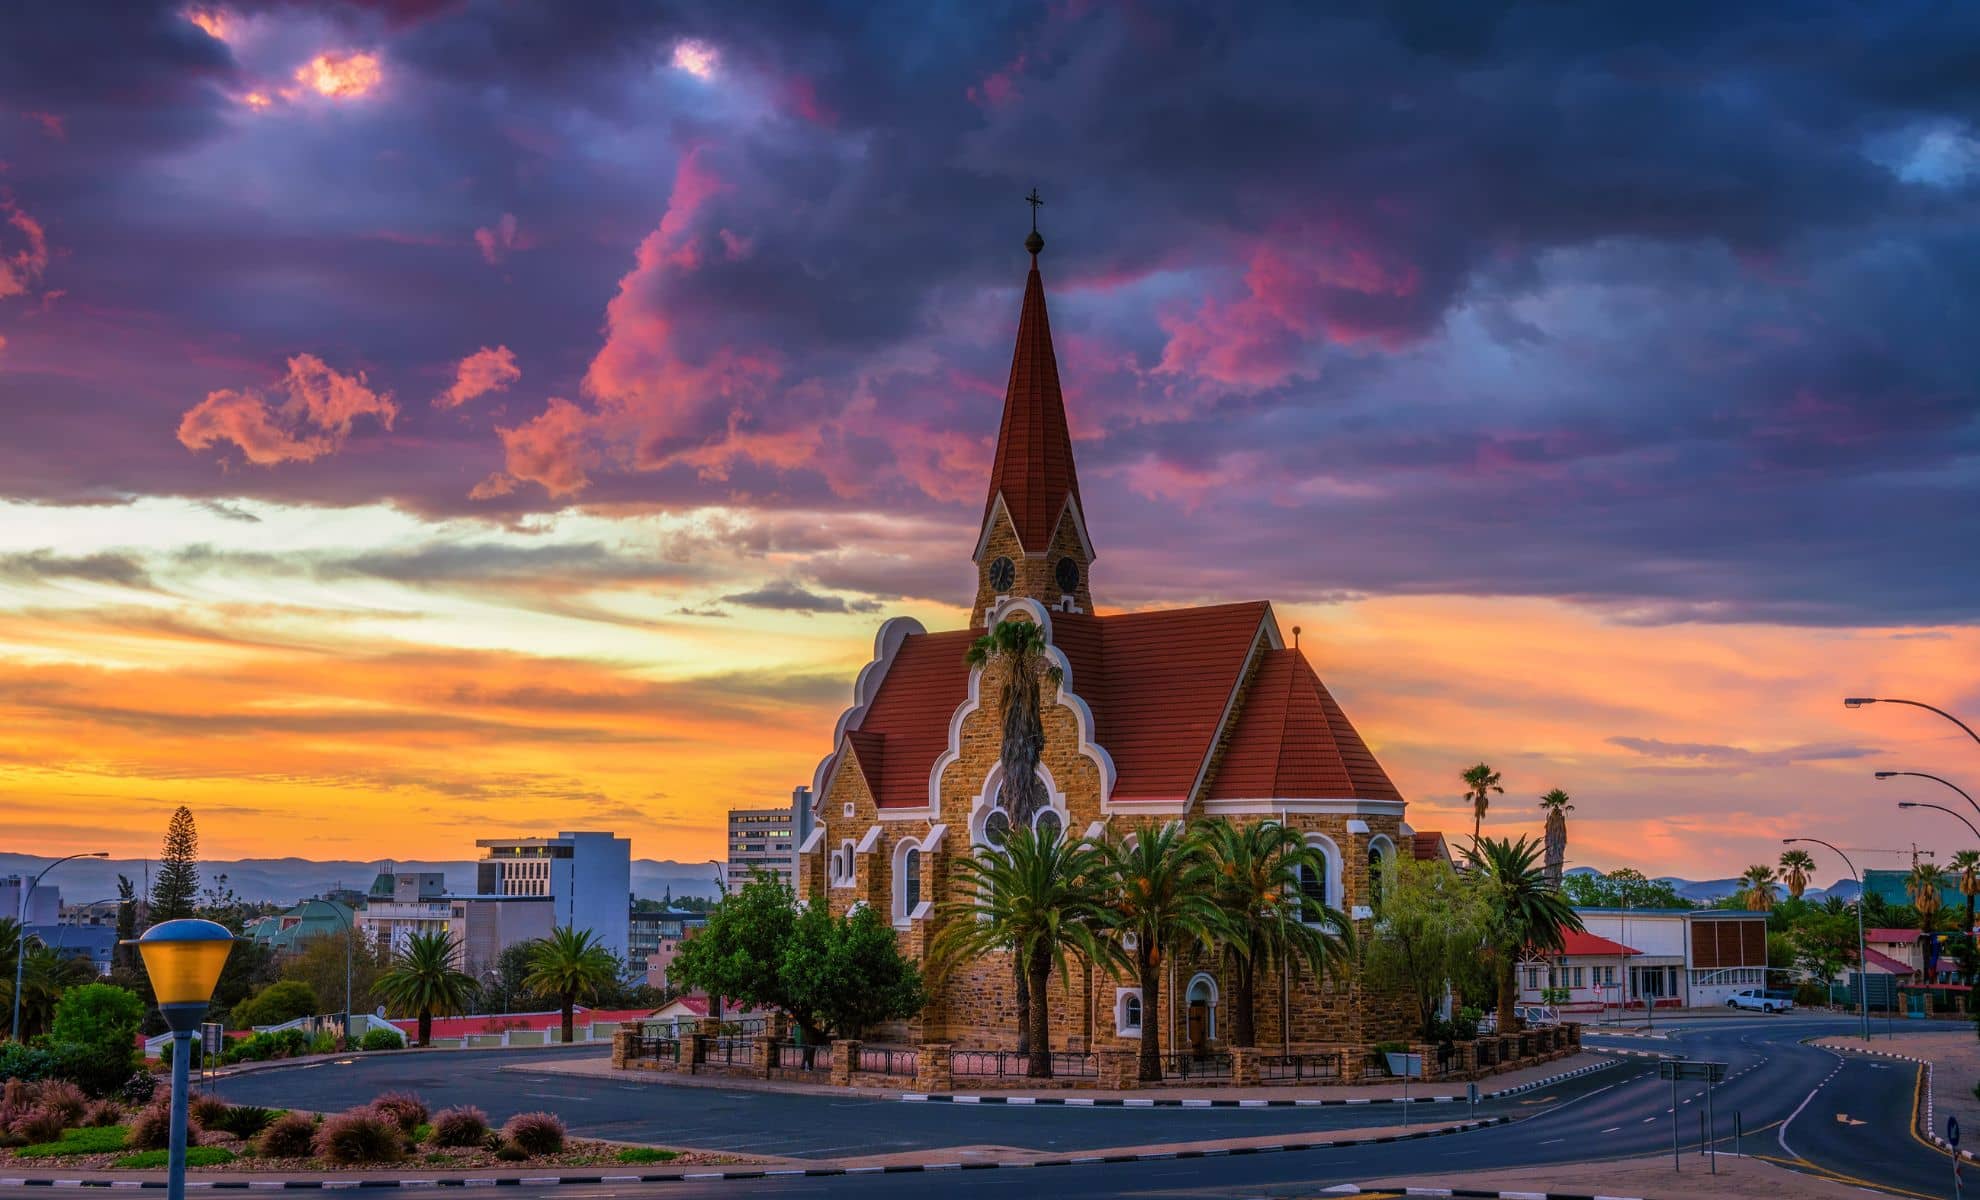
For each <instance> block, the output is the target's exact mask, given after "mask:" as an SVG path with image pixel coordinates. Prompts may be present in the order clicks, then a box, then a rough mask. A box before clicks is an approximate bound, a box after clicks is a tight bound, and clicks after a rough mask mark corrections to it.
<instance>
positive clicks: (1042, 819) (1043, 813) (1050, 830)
mask: <svg viewBox="0 0 1980 1200" xmlns="http://www.w3.org/2000/svg"><path fill="white" fill-rule="evenodd" d="M1031 828H1032V831H1033V832H1034V833H1036V834H1037V835H1038V839H1039V840H1040V841H1045V840H1047V839H1050V840H1052V841H1058V840H1059V836H1060V835H1061V834H1063V833H1064V832H1065V831H1066V827H1065V822H1063V821H1061V820H1060V819H1059V814H1058V813H1055V812H1053V811H1052V810H1051V809H1049V808H1041V809H1039V810H1038V815H1037V816H1035V817H1033V818H1031Z"/></svg>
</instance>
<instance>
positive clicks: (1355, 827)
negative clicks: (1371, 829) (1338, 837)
mask: <svg viewBox="0 0 1980 1200" xmlns="http://www.w3.org/2000/svg"><path fill="white" fill-rule="evenodd" d="M1348 832H1349V833H1367V832H1368V822H1366V821H1364V820H1362V819H1361V818H1359V817H1350V818H1349V819H1348Z"/></svg>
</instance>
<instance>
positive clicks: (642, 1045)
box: [626, 1034, 681, 1063]
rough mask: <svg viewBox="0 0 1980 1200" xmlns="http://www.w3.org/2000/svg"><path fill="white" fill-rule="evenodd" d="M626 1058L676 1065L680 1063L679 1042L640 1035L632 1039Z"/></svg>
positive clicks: (669, 1038)
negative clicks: (647, 1059) (645, 1059)
mask: <svg viewBox="0 0 1980 1200" xmlns="http://www.w3.org/2000/svg"><path fill="white" fill-rule="evenodd" d="M626 1057H628V1058H650V1059H654V1060H656V1061H658V1062H672V1063H677V1062H679V1061H681V1042H680V1039H679V1038H671V1037H647V1036H645V1035H644V1034H642V1035H641V1036H639V1037H636V1038H634V1039H633V1041H632V1046H631V1052H630V1053H629V1054H627V1056H626Z"/></svg>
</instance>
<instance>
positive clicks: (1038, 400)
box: [983, 256, 1079, 554]
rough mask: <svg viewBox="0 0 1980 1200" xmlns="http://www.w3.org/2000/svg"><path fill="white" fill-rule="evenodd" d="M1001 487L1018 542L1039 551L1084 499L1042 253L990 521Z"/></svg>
mask: <svg viewBox="0 0 1980 1200" xmlns="http://www.w3.org/2000/svg"><path fill="white" fill-rule="evenodd" d="M999 493H1002V494H1003V497H1004V508H1005V509H1006V510H1007V511H1008V512H1009V513H1010V515H1011V524H1012V525H1013V526H1014V527H1015V528H1016V529H1017V535H1018V540H1019V541H1020V542H1023V543H1024V548H1025V550H1026V551H1027V552H1029V553H1033V554H1042V553H1044V551H1045V548H1046V546H1048V545H1050V544H1051V541H1052V532H1053V530H1054V529H1055V528H1056V527H1057V526H1058V523H1059V514H1060V513H1062V512H1064V511H1065V507H1066V500H1067V498H1068V497H1070V498H1072V499H1074V500H1077V499H1078V498H1079V477H1078V474H1077V473H1076V472H1075V471H1074V469H1073V452H1072V435H1071V433H1070V432H1069V431H1068V430H1067V428H1066V402H1065V397H1064V396H1063V395H1062V394H1061V393H1060V391H1059V363H1058V358H1057V357H1056V356H1055V355H1054V354H1053V353H1052V326H1051V322H1050V321H1049V320H1048V319H1047V318H1046V315H1045V285H1044V283H1043V281H1041V280H1040V279H1039V277H1038V259H1037V258H1036V257H1035V256H1034V257H1033V258H1032V260H1031V274H1030V275H1029V276H1028V277H1027V278H1026V279H1025V281H1024V304H1023V307H1022V308H1021V309H1020V311H1019V314H1018V332H1017V347H1016V349H1015V350H1013V351H1012V353H1011V378H1010V382H1009V383H1008V384H1007V385H1006V386H1005V389H1004V419H1003V424H1002V425H1001V426H1000V427H999V428H998V430H997V454H996V458H995V459H994V460H993V461H992V464H991V468H990V494H989V497H988V498H987V499H986V500H985V501H984V502H983V519H984V521H985V523H986V524H987V523H988V521H989V520H990V513H991V511H992V510H993V509H994V508H995V507H996V504H997V496H998V494H999Z"/></svg>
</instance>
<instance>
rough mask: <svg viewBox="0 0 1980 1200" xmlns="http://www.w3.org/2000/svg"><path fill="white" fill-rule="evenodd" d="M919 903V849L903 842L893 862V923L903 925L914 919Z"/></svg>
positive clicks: (917, 846) (911, 843)
mask: <svg viewBox="0 0 1980 1200" xmlns="http://www.w3.org/2000/svg"><path fill="white" fill-rule="evenodd" d="M920 903H921V847H920V846H919V845H916V844H915V843H913V842H905V843H903V844H902V848H901V851H900V854H899V856H898V857H896V858H895V860H894V923H895V924H897V925H904V924H906V923H907V922H908V921H910V920H912V919H913V918H914V910H915V906H917V905H919V904H920Z"/></svg>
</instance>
